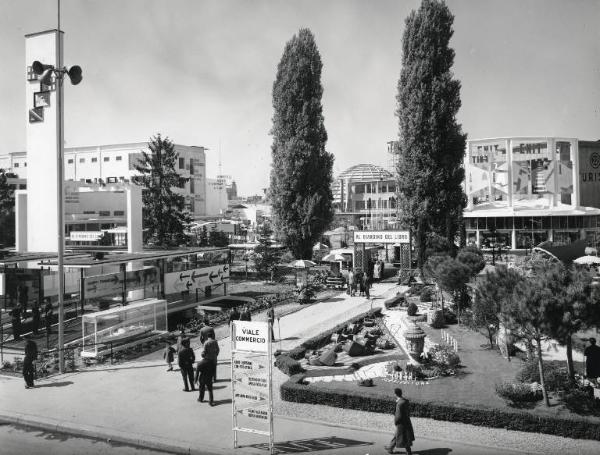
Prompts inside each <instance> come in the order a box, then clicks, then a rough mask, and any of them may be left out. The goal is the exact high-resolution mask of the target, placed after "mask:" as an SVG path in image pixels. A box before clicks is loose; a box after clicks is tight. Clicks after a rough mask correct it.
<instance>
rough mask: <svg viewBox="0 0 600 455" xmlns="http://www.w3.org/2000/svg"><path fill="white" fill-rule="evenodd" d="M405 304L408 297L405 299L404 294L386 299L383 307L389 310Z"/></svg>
mask: <svg viewBox="0 0 600 455" xmlns="http://www.w3.org/2000/svg"><path fill="white" fill-rule="evenodd" d="M404 302H406V297H404V294H400V293H397V294H396V295H395V296H393V297H390V298H389V299H386V300H385V301H384V302H383V305H384V306H385V309H386V310H389V309H390V308H393V307H395V306H398V305H402V304H403V303H404Z"/></svg>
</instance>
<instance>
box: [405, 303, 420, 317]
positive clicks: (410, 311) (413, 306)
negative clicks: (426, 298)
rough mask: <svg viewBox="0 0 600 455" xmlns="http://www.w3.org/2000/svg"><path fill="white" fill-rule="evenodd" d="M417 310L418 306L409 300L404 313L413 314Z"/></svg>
mask: <svg viewBox="0 0 600 455" xmlns="http://www.w3.org/2000/svg"><path fill="white" fill-rule="evenodd" d="M418 310H419V307H418V306H417V304H416V303H414V302H410V303H409V304H408V308H407V309H406V314H408V315H409V316H414V315H415V314H417V311H418Z"/></svg>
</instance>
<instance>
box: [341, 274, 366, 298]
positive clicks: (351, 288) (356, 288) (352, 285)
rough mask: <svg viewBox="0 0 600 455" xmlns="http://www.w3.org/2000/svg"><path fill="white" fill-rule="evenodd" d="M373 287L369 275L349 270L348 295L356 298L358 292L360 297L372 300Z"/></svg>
mask: <svg viewBox="0 0 600 455" xmlns="http://www.w3.org/2000/svg"><path fill="white" fill-rule="evenodd" d="M371 285H372V280H371V277H370V276H369V274H368V273H365V272H363V271H362V270H360V269H358V270H356V271H354V270H353V269H352V268H350V269H348V281H347V286H348V289H347V291H346V293H347V294H349V295H351V296H355V295H356V293H357V292H358V295H359V297H363V296H364V297H366V298H367V299H370V298H371V293H370V289H371Z"/></svg>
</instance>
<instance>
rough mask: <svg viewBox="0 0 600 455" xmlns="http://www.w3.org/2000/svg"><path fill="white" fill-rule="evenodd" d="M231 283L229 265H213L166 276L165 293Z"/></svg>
mask: <svg viewBox="0 0 600 455" xmlns="http://www.w3.org/2000/svg"><path fill="white" fill-rule="evenodd" d="M227 281H229V265H228V264H221V265H211V266H208V267H202V268H198V269H191V270H185V271H181V272H171V273H166V274H165V293H167V294H173V293H175V292H183V291H193V290H195V289H202V290H204V288H205V287H206V286H211V285H216V284H221V283H226V282H227Z"/></svg>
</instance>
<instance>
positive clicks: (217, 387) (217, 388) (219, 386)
mask: <svg viewBox="0 0 600 455" xmlns="http://www.w3.org/2000/svg"><path fill="white" fill-rule="evenodd" d="M225 387H227V386H224V385H213V390H219V389H224V388H225Z"/></svg>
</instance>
